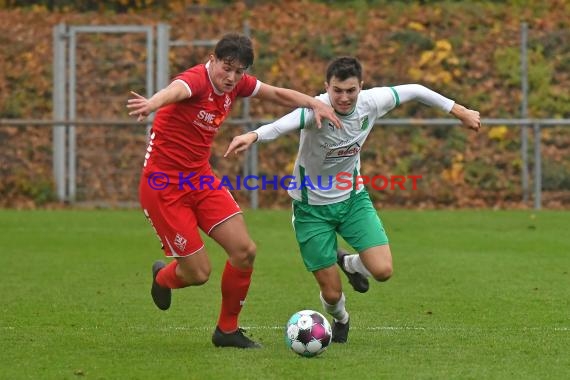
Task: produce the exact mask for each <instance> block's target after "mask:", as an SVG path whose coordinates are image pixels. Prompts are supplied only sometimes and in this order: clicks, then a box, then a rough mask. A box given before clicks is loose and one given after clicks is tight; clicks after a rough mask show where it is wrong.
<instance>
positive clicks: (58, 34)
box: [52, 24, 66, 202]
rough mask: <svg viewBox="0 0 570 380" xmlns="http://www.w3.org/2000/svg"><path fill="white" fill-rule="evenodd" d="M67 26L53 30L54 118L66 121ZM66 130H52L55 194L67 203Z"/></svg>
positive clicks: (54, 127) (56, 128)
mask: <svg viewBox="0 0 570 380" xmlns="http://www.w3.org/2000/svg"><path fill="white" fill-rule="evenodd" d="M65 32H66V26H65V24H58V25H56V26H55V27H54V28H53V97H52V101H53V118H54V120H63V119H65V87H66V86H65V84H66V80H65V79H66V70H65V69H66V67H65V62H66V59H65V38H66V37H65ZM65 129H66V127H65V126H64V125H54V126H53V128H52V137H53V141H52V144H53V145H52V146H53V178H54V181H55V192H56V194H57V199H58V200H59V201H60V202H63V201H65V197H66V191H65V190H66V188H65V174H66V173H65V150H66V149H65Z"/></svg>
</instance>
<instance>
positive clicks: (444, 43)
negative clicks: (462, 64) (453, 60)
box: [435, 40, 451, 52]
mask: <svg viewBox="0 0 570 380" xmlns="http://www.w3.org/2000/svg"><path fill="white" fill-rule="evenodd" d="M435 49H436V50H442V51H449V52H450V51H451V43H450V42H449V41H448V40H437V41H436V42H435Z"/></svg>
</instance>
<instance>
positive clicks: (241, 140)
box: [224, 108, 314, 157]
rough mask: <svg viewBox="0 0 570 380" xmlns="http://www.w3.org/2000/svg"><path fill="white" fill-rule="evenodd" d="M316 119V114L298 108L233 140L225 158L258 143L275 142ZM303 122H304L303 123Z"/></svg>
mask: <svg viewBox="0 0 570 380" xmlns="http://www.w3.org/2000/svg"><path fill="white" fill-rule="evenodd" d="M313 117H314V112H311V111H310V110H309V111H307V110H305V109H301V108H297V109H296V110H294V111H293V112H290V113H288V114H287V115H285V116H283V117H281V118H280V119H278V120H275V121H274V122H273V123H269V124H265V125H262V126H261V127H259V128H257V129H256V130H255V131H251V132H247V133H244V134H243V135H239V136H236V137H234V138H233V140H232V142H231V143H230V145H229V146H228V149H227V150H226V153H224V157H227V156H228V155H229V154H231V153H234V154H238V153H240V152H243V151H246V150H247V149H248V148H249V147H250V146H251V144H253V143H254V142H256V141H270V140H275V139H276V138H277V137H279V136H281V135H284V134H286V133H290V132H293V131H298V130H299V129H300V128H301V123H302V122H303V123H312V121H313ZM301 120H303V121H301Z"/></svg>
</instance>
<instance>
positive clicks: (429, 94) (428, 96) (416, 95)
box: [390, 84, 455, 113]
mask: <svg viewBox="0 0 570 380" xmlns="http://www.w3.org/2000/svg"><path fill="white" fill-rule="evenodd" d="M390 88H391V89H393V90H394V92H395V93H396V94H397V96H398V97H399V101H400V102H401V103H405V102H409V101H410V100H417V101H418V102H420V103H423V104H425V105H426V106H430V107H435V108H439V109H440V110H442V111H444V112H446V113H449V111H451V109H452V108H453V105H454V104H455V102H454V101H453V100H451V99H448V98H446V97H445V96H443V95H441V94H439V93H437V92H435V91H433V90H430V89H429V88H427V87H424V86H422V85H420V84H403V85H400V86H395V87H390Z"/></svg>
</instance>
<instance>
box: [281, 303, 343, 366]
mask: <svg viewBox="0 0 570 380" xmlns="http://www.w3.org/2000/svg"><path fill="white" fill-rule="evenodd" d="M331 338H332V330H331V325H330V323H329V321H327V319H326V318H325V317H324V316H323V315H322V314H321V313H319V312H316V311H314V310H301V311H298V312H296V313H295V314H293V315H292V316H291V318H289V321H288V322H287V328H286V330H285V343H286V344H287V347H289V348H290V349H291V350H293V352H295V353H297V354H299V355H301V356H305V357H307V358H312V357H313V356H317V355H319V354H320V353H322V352H323V351H324V350H326V349H327V347H328V346H329V344H330V343H331Z"/></svg>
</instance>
